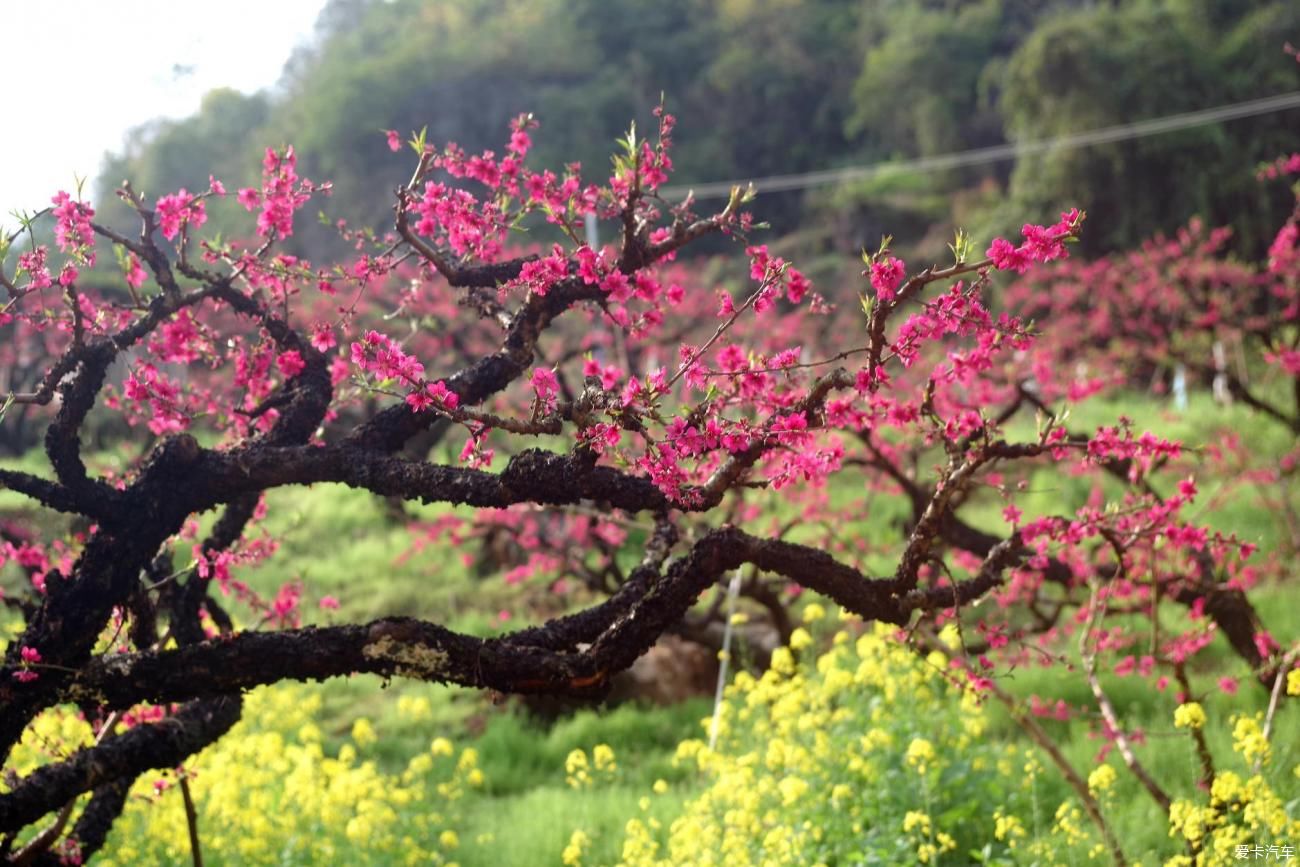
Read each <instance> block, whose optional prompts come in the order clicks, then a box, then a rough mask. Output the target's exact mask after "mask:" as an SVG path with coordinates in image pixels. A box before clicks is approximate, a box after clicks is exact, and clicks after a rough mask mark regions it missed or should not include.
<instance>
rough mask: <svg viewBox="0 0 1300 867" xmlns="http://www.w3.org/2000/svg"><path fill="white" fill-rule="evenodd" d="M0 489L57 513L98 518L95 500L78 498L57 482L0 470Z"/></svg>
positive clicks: (22, 473)
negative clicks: (19, 495) (27, 498)
mask: <svg viewBox="0 0 1300 867" xmlns="http://www.w3.org/2000/svg"><path fill="white" fill-rule="evenodd" d="M0 488H6V489H8V490H10V491H13V492H14V493H17V494H23V495H24V496H27V497H31V498H32V499H33V500H35V501H36V502H38V503H40V504H41V505H42V506H45V507H47V508H50V509H54V510H56V511H59V512H68V513H69V514H73V515H87V516H89V517H92V518H93V517H99V514H98V508H97V507H98V506H99V505H100V504H99V503H98V502H97V501H96V500H94V499H91V498H85V497H79V496H77V495H76V494H74V493H72V491H69V490H68V489H67V488H65V487H63V485H60V484H59V483H58V482H51V481H50V480H49V479H42V478H41V477H40V476H33V475H32V474H31V473H24V472H20V471H18V470H0Z"/></svg>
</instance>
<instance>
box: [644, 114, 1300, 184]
mask: <svg viewBox="0 0 1300 867" xmlns="http://www.w3.org/2000/svg"><path fill="white" fill-rule="evenodd" d="M1293 108H1300V90H1298V91H1292V92H1291V93H1282V94H1278V95H1276V96H1266V97H1263V98H1262V99H1252V100H1247V101H1245V102H1234V103H1232V104H1231V105H1221V106H1218V107H1217V108H1206V109H1201V110H1200V111H1189V112H1184V113H1182V114H1170V115H1166V116H1164V117H1156V118H1151V119H1149V120H1140V121H1136V122H1135V123H1122V124H1118V125H1116V126H1107V127H1102V128H1100V129H1093V130H1085V131H1083V132H1076V133H1070V134H1068V135H1063V136H1057V137H1056V138H1048V139H1031V140H1029V141H1020V142H1012V143H1009V144H1001V145H994V146H992V147H986V148H974V149H972V150H965V151H957V152H955V153H950V154H938V155H936V156H931V157H920V158H918V159H914V160H902V161H897V162H880V163H871V164H869V165H864V166H846V167H844V168H838V169H824V170H822V171H816V172H801V173H799V174H792V175H768V176H767V177H762V178H742V179H739V180H734V181H710V182H708V183H703V184H672V185H670V186H665V187H663V188H662V189H661V190H660V191H659V192H660V194H661V195H665V196H684V195H686V193H687V192H688V191H691V190H693V191H694V192H695V197H696V198H697V199H716V198H723V197H726V196H729V195H730V194H731V188H732V187H735V186H741V187H743V186H745V185H746V184H753V185H754V186H755V187H757V188H758V189H759V191H760V192H765V193H772V192H780V191H782V190H801V189H804V188H806V187H818V186H824V185H826V184H838V183H843V182H845V181H857V180H862V179H865V178H874V177H878V176H880V175H886V174H891V173H903V172H912V173H915V172H937V171H941V170H943V169H953V168H958V167H959V166H974V165H980V164H983V163H995V162H999V161H1001V160H1009V159H1015V158H1017V157H1022V156H1026V155H1028V154H1036V153H1042V152H1044V151H1051V150H1070V149H1073V148H1080V147H1087V146H1089V145H1096V144H1106V143H1107V142H1116V141H1125V140H1127V139H1135V138H1145V137H1146V136H1152V135H1160V134H1162V133H1167V132H1173V131H1175V130H1180V129H1190V128H1192V127H1197V126H1208V125H1210V124H1215V123H1222V122H1223V121H1227V120H1236V119H1237V118H1242V117H1254V116H1256V115H1260V114H1271V113H1272V112H1276V111H1285V110H1287V109H1293Z"/></svg>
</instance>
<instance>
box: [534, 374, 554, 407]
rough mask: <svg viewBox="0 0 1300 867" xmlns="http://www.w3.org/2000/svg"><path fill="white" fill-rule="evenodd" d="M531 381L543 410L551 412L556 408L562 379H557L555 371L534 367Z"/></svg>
mask: <svg viewBox="0 0 1300 867" xmlns="http://www.w3.org/2000/svg"><path fill="white" fill-rule="evenodd" d="M531 382H532V385H533V392H534V393H535V394H536V395H537V401H538V403H540V404H541V405H542V407H543V410H544V411H545V412H550V411H551V410H553V409H555V403H556V397H557V396H558V395H559V393H560V381H559V380H558V379H556V377H555V372H554V371H552V370H547V369H546V368H544V367H534V368H533V376H532V379H531Z"/></svg>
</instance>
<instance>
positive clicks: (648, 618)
mask: <svg viewBox="0 0 1300 867" xmlns="http://www.w3.org/2000/svg"><path fill="white" fill-rule="evenodd" d="M742 563H753V564H754V565H756V566H758V567H759V568H760V569H763V570H765V571H768V572H773V573H776V574H779V575H784V576H785V577H787V578H790V579H792V580H794V581H797V582H799V583H800V584H801V585H803V586H804V587H807V588H809V589H811V590H815V591H817V592H819V593H822V594H824V595H826V596H828V597H830V598H831V599H834V600H835V601H836V602H838V603H839V604H840V605H842V606H844V607H845V608H847V609H848V610H850V611H853V612H855V613H857V614H859V615H861V616H863V617H864V618H866V619H869V620H881V621H884V622H888V623H894V624H899V625H901V624H903V623H905V622H906V621H907V619H908V617H909V613H910V610H912V609H914V608H916V607H919V606H920V605H921V604H923V602H924V600H913V601H911V602H908V603H906V604H905V603H904V601H903V600H902V599H901V598H900V591H901V590H902V589H903V588H901V587H900V585H899V583H898V582H897V581H896V580H895V579H871V578H868V577H867V576H865V575H863V574H862V573H861V572H859V571H858V570H856V569H853V568H852V567H850V566H847V565H845V564H843V563H839V562H838V561H836V560H835V559H834V558H833V557H831V556H830V555H829V554H827V553H825V552H824V551H820V550H817V549H814V548H809V547H806V546H803V545H796V544H793V543H790V542H782V541H772V540H764V539H759V538H756V537H754V536H750V535H749V534H747V533H744V532H742V531H740V530H737V529H734V528H727V529H722V530H716V531H714V532H712V533H709V534H708V535H706V536H704V537H703V538H701V539H700V540H699V541H697V542H696V543H695V545H694V546H693V547H692V549H691V551H690V552H689V553H688V554H687V555H686V556H685V557H682V558H680V559H678V560H676V561H675V562H673V563H672V564H671V565H670V566H669V567H668V569H667V572H666V573H665V574H664V575H663V576H654V577H651V576H649V575H645V576H643V578H642V580H637V581H630V582H629V587H630V588H631V589H628V590H627V591H626V592H625V593H620V594H617V595H616V596H615V597H614V598H612V599H611V600H609V601H608V602H606V603H605V604H604V606H601V607H599V608H598V610H599V614H592V615H591V616H590V618H589V619H585V620H584V619H582V618H581V617H580V616H574V617H569V618H564V619H562V620H560V621H553V622H552V623H549V624H546V625H544V626H541V627H538V628H537V629H530V630H526V631H525V632H522V633H516V634H512V635H505V636H502V637H499V638H490V639H483V638H477V637H474V636H468V635H462V634H459V633H456V632H452V631H451V630H448V629H445V628H444V627H442V626H439V625H437V624H433V623H426V622H422V621H418V620H413V619H409V618H386V619H382V620H376V621H374V622H372V623H369V624H365V625H351V626H336V627H327V628H320V629H318V628H307V629H296V630H286V631H282V632H271V633H260V632H247V633H242V634H239V635H235V636H232V637H222V638H216V639H211V640H209V641H205V642H202V643H201V644H197V645H193V646H188V647H181V648H178V649H174V650H163V651H148V652H141V653H127V654H117V655H113V656H107V657H102V658H100V659H98V660H96V661H94V662H93V663H91V664H90V665H89V666H87V667H86V668H85V669H84V670H83V672H82V673H81V674H80V675H79V676H78V677H77V678H75V680H74V681H73V682H72V683H71V684H70V685H69V687H68V689H67V690H65V694H66V697H67V698H69V699H71V700H74V701H86V702H92V703H100V704H106V705H107V706H109V707H124V706H128V705H131V704H134V703H136V702H138V701H152V702H168V701H181V700H185V699H189V698H203V697H211V696H217V695H222V694H226V693H230V692H234V691H237V690H242V689H248V688H251V687H253V686H257V685H260V684H265V683H275V682H277V681H280V680H286V679H290V680H323V679H325V678H329V677H335V676H338V675H343V674H350V673H354V672H369V673H373V674H379V675H383V676H392V675H400V676H406V677H415V678H419V679H423V680H430V681H437V682H442V683H455V684H460V685H463V686H472V687H488V688H492V689H496V690H500V691H501V692H519V693H530V692H531V693H538V692H550V693H565V692H568V693H590V692H599V691H600V690H601V689H603V687H604V686H605V684H606V683H607V682H608V678H609V676H610V675H612V674H614V673H616V672H618V671H621V670H623V669H625V668H627V667H628V666H630V665H631V664H632V662H633V661H634V660H635V659H636V658H637V657H638V656H640V655H641V653H643V652H644V651H645V650H646V649H647V648H649V647H650V646H651V645H652V644H653V643H654V642H655V641H656V640H657V639H658V637H659V636H660V635H661V634H663V633H664V632H665V631H667V629H668V628H669V627H670V626H671V625H672V624H673V623H675V622H677V621H678V620H679V619H680V618H681V617H682V615H683V614H685V612H686V611H687V609H689V608H690V607H691V606H692V605H693V604H695V601H696V600H697V599H698V598H699V595H700V593H702V592H703V591H704V590H706V589H707V588H708V587H710V586H711V585H712V584H713V583H714V582H715V581H717V579H718V577H719V576H720V575H722V574H723V573H724V572H725V571H727V570H729V569H734V568H736V567H737V566H739V565H741V564H742ZM992 568H993V567H992V566H990V569H992ZM633 585H635V586H633ZM951 597H952V591H951V590H950V589H945V592H944V596H943V599H942V600H941V603H940V604H942V605H944V606H947V605H951V604H952V599H951ZM596 628H598V629H599V632H598V633H597V634H595V635H592V634H591V633H592V632H594V631H595V629H596ZM579 637H583V638H592V639H594V640H593V641H592V642H591V644H590V646H589V647H587V648H586V649H585V650H582V651H579V652H559V651H557V650H553V649H551V648H571V647H573V646H574V645H575V643H576V642H575V639H576V638H579ZM584 643H585V642H584Z"/></svg>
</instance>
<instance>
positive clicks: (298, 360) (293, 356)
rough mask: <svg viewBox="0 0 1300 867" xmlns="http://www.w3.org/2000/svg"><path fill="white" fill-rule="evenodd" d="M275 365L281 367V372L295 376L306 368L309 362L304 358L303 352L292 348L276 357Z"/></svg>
mask: <svg viewBox="0 0 1300 867" xmlns="http://www.w3.org/2000/svg"><path fill="white" fill-rule="evenodd" d="M275 366H276V367H278V368H280V372H281V373H283V374H284V375H285V376H288V377H294V376H297V375H298V374H300V373H302V372H303V371H304V370H306V368H307V363H306V362H305V361H303V360H302V353H300V352H299V351H298V350H296V349H290V350H288V351H286V352H282V353H280V355H279V356H277V357H276V359H275Z"/></svg>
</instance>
